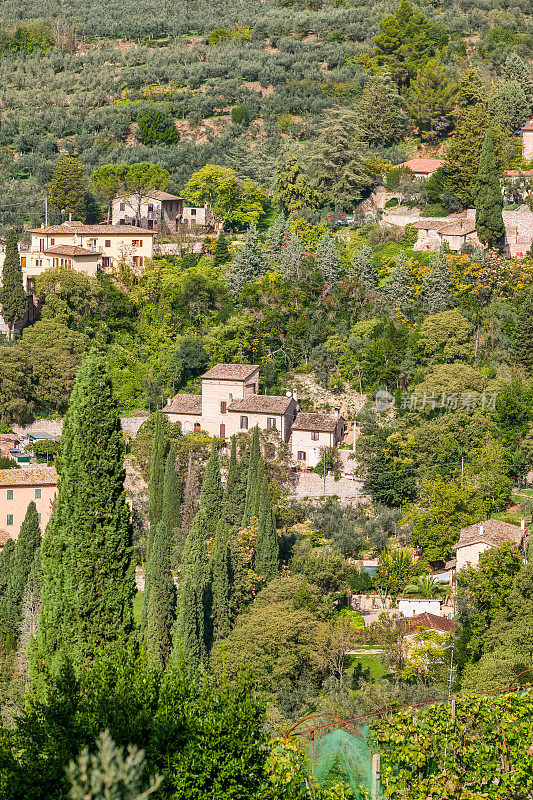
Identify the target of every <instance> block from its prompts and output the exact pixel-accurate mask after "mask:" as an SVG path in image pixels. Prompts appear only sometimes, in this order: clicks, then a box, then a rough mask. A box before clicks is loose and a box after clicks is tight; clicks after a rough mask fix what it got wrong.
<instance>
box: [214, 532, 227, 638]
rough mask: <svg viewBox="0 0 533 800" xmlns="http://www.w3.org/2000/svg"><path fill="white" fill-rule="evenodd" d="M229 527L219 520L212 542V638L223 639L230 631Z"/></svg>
mask: <svg viewBox="0 0 533 800" xmlns="http://www.w3.org/2000/svg"><path fill="white" fill-rule="evenodd" d="M230 535H231V526H230V525H228V523H227V522H226V521H225V520H220V521H219V523H218V525H217V530H216V533H215V540H214V542H213V554H212V559H211V564H212V597H213V638H214V639H215V640H216V639H224V638H225V637H226V636H227V635H228V634H229V632H230V630H231V619H230V607H231V606H230V595H231V553H230V549H229V539H230Z"/></svg>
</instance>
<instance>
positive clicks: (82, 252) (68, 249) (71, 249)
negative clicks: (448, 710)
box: [44, 244, 102, 257]
mask: <svg viewBox="0 0 533 800" xmlns="http://www.w3.org/2000/svg"><path fill="white" fill-rule="evenodd" d="M44 252H45V254H46V255H47V256H74V257H76V256H95V257H96V256H101V255H102V253H101V252H100V250H98V251H96V250H87V248H86V247H78V246H77V245H75V244H58V245H56V247H50V248H49V249H48V250H45V251H44Z"/></svg>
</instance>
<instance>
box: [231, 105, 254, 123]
mask: <svg viewBox="0 0 533 800" xmlns="http://www.w3.org/2000/svg"><path fill="white" fill-rule="evenodd" d="M231 121H232V122H233V124H234V125H242V126H243V127H246V125H248V123H249V122H250V115H249V114H248V109H247V108H246V106H242V105H239V106H233V108H232V109H231Z"/></svg>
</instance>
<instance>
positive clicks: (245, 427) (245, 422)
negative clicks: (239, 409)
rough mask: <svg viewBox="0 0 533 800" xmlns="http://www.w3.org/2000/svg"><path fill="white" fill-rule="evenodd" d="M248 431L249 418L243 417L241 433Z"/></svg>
mask: <svg viewBox="0 0 533 800" xmlns="http://www.w3.org/2000/svg"><path fill="white" fill-rule="evenodd" d="M247 430H248V417H241V431H247Z"/></svg>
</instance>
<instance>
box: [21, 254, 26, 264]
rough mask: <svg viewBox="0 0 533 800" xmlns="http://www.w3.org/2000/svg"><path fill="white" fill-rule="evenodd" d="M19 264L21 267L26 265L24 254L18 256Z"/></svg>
mask: <svg viewBox="0 0 533 800" xmlns="http://www.w3.org/2000/svg"><path fill="white" fill-rule="evenodd" d="M20 266H21V267H25V266H26V256H21V257H20Z"/></svg>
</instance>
